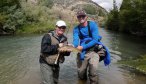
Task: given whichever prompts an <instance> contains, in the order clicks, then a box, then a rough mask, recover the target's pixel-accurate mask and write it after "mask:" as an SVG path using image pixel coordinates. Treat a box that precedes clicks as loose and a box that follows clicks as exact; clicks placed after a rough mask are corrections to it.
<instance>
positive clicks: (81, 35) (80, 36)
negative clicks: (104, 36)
mask: <svg viewBox="0 0 146 84" xmlns="http://www.w3.org/2000/svg"><path fill="white" fill-rule="evenodd" d="M87 23H88V24H87V26H88V33H89V36H90V37H92V34H91V30H90V21H87ZM78 30H79V33H80V34H79V38H80V39H83V34H82V33H81V31H80V25H78Z"/></svg>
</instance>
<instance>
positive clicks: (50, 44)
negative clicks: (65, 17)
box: [40, 20, 70, 84]
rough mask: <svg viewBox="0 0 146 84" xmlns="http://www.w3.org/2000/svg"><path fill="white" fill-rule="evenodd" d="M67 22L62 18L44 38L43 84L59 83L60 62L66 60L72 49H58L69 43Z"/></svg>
mask: <svg viewBox="0 0 146 84" xmlns="http://www.w3.org/2000/svg"><path fill="white" fill-rule="evenodd" d="M65 29H66V23H65V22H64V21H62V20H59V21H57V22H56V28H55V30H54V31H49V32H48V33H47V34H45V35H44V36H43V38H42V42H41V55H40V71H41V76H42V83H43V84H58V78H59V70H60V67H59V63H63V62H64V59H65V58H64V56H69V55H70V51H69V50H66V51H59V50H58V49H59V48H60V47H62V46H63V45H64V44H67V37H66V36H64V32H65Z"/></svg>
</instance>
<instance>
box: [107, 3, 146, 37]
mask: <svg viewBox="0 0 146 84" xmlns="http://www.w3.org/2000/svg"><path fill="white" fill-rule="evenodd" d="M145 8H146V2H145V0H123V3H122V5H121V8H120V9H119V10H118V8H117V7H116V4H114V9H113V10H111V11H110V13H109V14H108V20H107V22H106V27H107V28H108V29H110V30H115V31H120V32H126V33H130V34H136V35H140V36H145V35H146V10H145Z"/></svg>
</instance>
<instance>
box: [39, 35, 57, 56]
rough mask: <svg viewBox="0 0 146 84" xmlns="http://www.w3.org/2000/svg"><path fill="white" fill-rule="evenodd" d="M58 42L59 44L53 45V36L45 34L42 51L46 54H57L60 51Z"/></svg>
mask: <svg viewBox="0 0 146 84" xmlns="http://www.w3.org/2000/svg"><path fill="white" fill-rule="evenodd" d="M58 47H59V46H58V44H57V45H51V37H50V35H49V34H45V35H44V36H43V38H42V42H41V53H46V54H50V55H52V54H57V52H58Z"/></svg>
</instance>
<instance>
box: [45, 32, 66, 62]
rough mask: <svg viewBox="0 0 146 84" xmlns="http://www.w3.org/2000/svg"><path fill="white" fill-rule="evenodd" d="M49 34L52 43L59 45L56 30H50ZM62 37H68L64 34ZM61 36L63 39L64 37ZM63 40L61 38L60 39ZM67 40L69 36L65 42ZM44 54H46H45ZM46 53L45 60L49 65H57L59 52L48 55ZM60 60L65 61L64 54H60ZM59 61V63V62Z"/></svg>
mask: <svg viewBox="0 0 146 84" xmlns="http://www.w3.org/2000/svg"><path fill="white" fill-rule="evenodd" d="M48 35H49V36H50V37H51V45H57V44H59V43H60V42H59V39H58V36H57V35H56V34H55V33H54V32H49V33H48ZM62 38H66V37H65V36H64V35H63V36H62ZM62 38H61V39H62ZM60 41H61V40H60ZM65 42H67V38H66V39H65V41H64V43H65ZM43 55H44V54H43ZM46 55H47V54H45V56H44V60H45V61H46V62H47V63H48V64H49V65H55V61H56V59H57V57H58V53H56V54H54V55H47V56H46ZM58 61H59V62H61V63H63V62H64V56H59V59H58ZM59 62H58V63H57V64H59Z"/></svg>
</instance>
